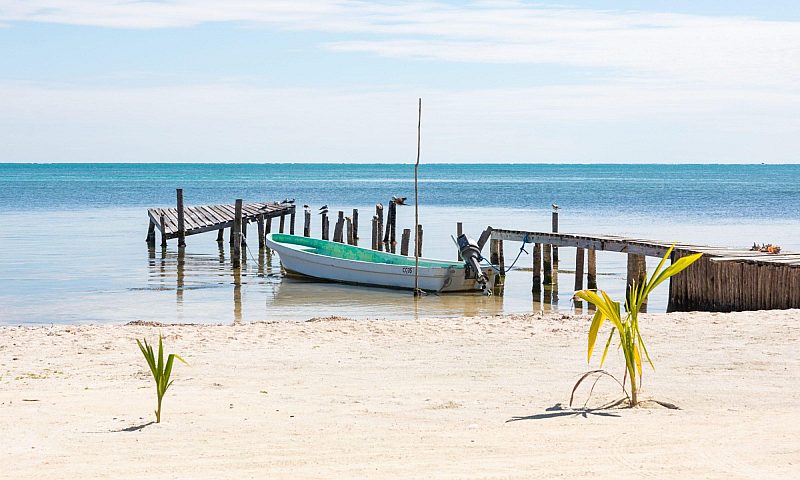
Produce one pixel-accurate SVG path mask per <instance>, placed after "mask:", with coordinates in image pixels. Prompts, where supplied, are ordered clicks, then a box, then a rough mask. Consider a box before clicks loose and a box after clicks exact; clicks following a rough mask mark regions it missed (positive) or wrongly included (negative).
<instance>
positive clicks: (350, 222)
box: [344, 217, 355, 245]
mask: <svg viewBox="0 0 800 480" xmlns="http://www.w3.org/2000/svg"><path fill="white" fill-rule="evenodd" d="M344 221H345V224H346V225H347V235H346V237H347V244H348V245H353V242H354V241H355V240H354V236H353V219H352V218H350V217H344Z"/></svg>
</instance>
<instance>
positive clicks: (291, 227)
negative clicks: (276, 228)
mask: <svg viewBox="0 0 800 480" xmlns="http://www.w3.org/2000/svg"><path fill="white" fill-rule="evenodd" d="M295 208H296V207H294V206H292V213H290V214H289V235H294V217H295Z"/></svg>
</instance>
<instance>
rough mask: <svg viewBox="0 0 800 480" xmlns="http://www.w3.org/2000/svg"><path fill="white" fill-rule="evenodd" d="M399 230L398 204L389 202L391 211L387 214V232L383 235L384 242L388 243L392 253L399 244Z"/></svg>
mask: <svg viewBox="0 0 800 480" xmlns="http://www.w3.org/2000/svg"><path fill="white" fill-rule="evenodd" d="M396 230H397V204H396V203H394V202H393V201H392V202H389V212H388V213H387V214H386V234H385V235H384V236H383V243H386V244H388V246H389V249H390V250H391V252H392V253H394V252H395V248H396V245H397V241H396V237H395V232H396Z"/></svg>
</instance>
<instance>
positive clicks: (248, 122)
mask: <svg viewBox="0 0 800 480" xmlns="http://www.w3.org/2000/svg"><path fill="white" fill-rule="evenodd" d="M798 79H800V2H798V1H797V0H771V1H769V2H764V1H756V0H715V1H709V0H695V1H689V0H674V1H666V0H651V1H633V0H620V1H600V0H561V1H554V2H520V1H479V2H455V1H443V0H442V1H436V0H429V1H421V2H416V1H409V2H363V1H320V0H281V1H256V0H227V1H225V2H220V1H218V0H195V1H188V0H160V1H155V0H154V1H132V0H125V1H122V0H19V1H16V0H0V162H48V163H49V162H134V163H144V162H215V163H216V162H219V163H244V162H249V163H267V162H300V163H304V162H315V163H320V162H324V163H373V162H379V163H411V162H414V160H415V158H416V151H417V147H416V141H417V112H418V104H417V102H418V99H419V98H422V149H421V150H422V158H421V160H422V161H423V162H425V163H762V162H763V163H800V81H798Z"/></svg>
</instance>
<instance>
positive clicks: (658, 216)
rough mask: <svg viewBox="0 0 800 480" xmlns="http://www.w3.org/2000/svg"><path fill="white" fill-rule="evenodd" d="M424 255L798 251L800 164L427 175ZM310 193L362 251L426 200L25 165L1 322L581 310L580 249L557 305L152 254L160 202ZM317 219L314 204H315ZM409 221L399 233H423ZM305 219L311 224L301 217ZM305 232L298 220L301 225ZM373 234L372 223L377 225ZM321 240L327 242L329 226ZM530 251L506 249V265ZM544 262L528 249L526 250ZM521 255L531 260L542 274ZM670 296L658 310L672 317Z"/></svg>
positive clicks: (216, 256)
mask: <svg viewBox="0 0 800 480" xmlns="http://www.w3.org/2000/svg"><path fill="white" fill-rule="evenodd" d="M420 176H421V183H420V185H421V187H420V188H421V197H420V203H421V222H422V223H423V225H424V228H425V244H424V253H425V256H429V257H441V258H455V251H454V247H453V245H452V241H451V240H450V235H451V234H452V233H453V232H454V231H455V223H456V222H457V221H462V222H464V225H465V230H466V231H467V232H468V233H470V234H471V235H473V236H477V234H478V233H479V232H480V231H481V230H482V229H483V228H485V227H486V226H487V225H492V226H495V227H504V228H523V229H533V230H549V225H550V213H549V212H550V208H549V206H550V204H551V203H558V204H559V205H561V207H562V209H561V219H560V220H561V221H560V224H561V228H560V230H561V231H564V232H575V233H579V232H588V233H612V234H620V235H635V236H637V237H640V238H653V239H662V240H679V241H683V242H698V243H706V244H719V245H727V246H746V245H750V244H752V243H753V242H754V241H757V242H772V243H777V244H780V245H782V246H783V248H784V249H785V250H800V235H799V234H800V185H798V182H797V179H798V178H800V166H789V165H783V166H774V165H770V166H767V165H748V166H731V165H724V166H705V165H704V166H700V165H682V166H663V165H661V166H655V165H643V166H641V165H640V166H623V165H567V166H556V165H423V166H422V168H421V175H420ZM176 187H182V188H184V191H185V198H186V202H187V204H189V205H192V204H207V203H230V202H232V201H233V199H235V198H243V199H245V201H261V200H281V199H284V198H296V199H297V203H298V205H302V204H304V203H308V204H310V205H312V207H318V206H320V205H322V204H328V205H329V206H330V209H331V210H333V211H335V210H338V209H342V210H345V209H346V210H350V209H352V208H358V209H359V211H360V213H361V219H362V221H361V223H362V228H361V230H362V232H361V237H362V243H368V242H369V232H368V225H369V222H368V219H369V218H370V217H371V215H372V211H373V210H374V205H375V203H376V202H383V203H384V204H386V203H387V200H388V198H389V197H391V196H392V195H399V196H408V197H413V188H414V186H413V167H412V166H410V165H391V166H390V165H292V164H281V165H118V164H107V165H11V164H0V221H2V225H3V229H2V230H1V231H0V244H1V245H2V248H1V249H0V305H2V308H1V309H0V323H3V324H23V323H84V322H94V323H122V322H128V321H131V320H157V321H163V322H191V323H232V322H238V321H241V322H248V321H255V320H275V319H306V318H310V317H314V316H322V315H345V316H351V317H359V318H363V317H369V318H408V317H412V316H415V315H420V316H428V315H464V314H468V315H472V314H487V313H488V314H491V313H501V312H526V311H532V310H540V309H549V308H552V309H561V310H570V309H572V308H574V306H573V305H572V303H571V301H570V298H571V293H572V286H573V284H574V277H573V276H572V274H571V271H572V270H573V269H574V251H573V250H571V249H565V248H562V249H561V250H560V256H561V264H560V270H561V272H560V274H559V291H558V298H557V300H556V301H555V302H554V303H553V304H552V305H550V304H547V303H540V302H538V301H536V300H535V299H534V298H533V297H532V296H531V293H530V285H531V284H530V272H529V271H513V272H511V273H510V274H509V276H508V278H507V282H506V283H507V287H506V295H505V296H504V297H484V296H480V295H448V296H435V295H431V296H428V297H425V298H423V299H421V300H420V301H416V302H415V301H414V300H413V298H412V297H411V296H410V295H409V294H408V293H405V292H393V291H390V290H383V289H365V288H353V287H347V286H340V285H335V284H324V283H316V282H308V281H297V280H292V279H286V278H282V276H281V274H280V259H279V258H278V257H277V256H273V255H270V254H268V253H267V252H259V251H258V248H257V246H255V247H252V246H251V250H252V251H251V252H250V253H251V256H250V258H249V259H248V261H247V263H246V265H245V266H244V267H243V268H242V271H241V272H233V271H232V269H231V267H230V256H229V255H230V252H229V250H228V244H227V242H225V243H224V244H223V246H222V250H220V248H219V246H218V245H217V243H216V242H215V235H214V234H213V233H209V234H203V235H199V236H193V237H189V238H188V239H187V243H188V246H187V248H186V249H185V251H184V252H183V254H182V255H179V252H178V251H177V248H176V246H175V244H174V241H171V242H170V245H169V247H168V248H167V249H166V250H162V249H161V248H160V247H156V249H155V250H148V248H147V245H146V243H145V242H144V237H145V233H146V229H147V216H146V211H145V209H146V207H151V206H172V205H173V204H174V201H175V200H174V197H175V188H176ZM315 210H316V208H315ZM413 215H414V211H413V207H401V208H400V209H399V210H398V229H402V228H409V227H411V226H413V221H414V218H413ZM300 217H301V216H298V221H299V218H300ZM298 226H299V225H298ZM365 226H366V228H365ZM312 230H313V231H314V234H315V235H316V234H318V232H319V217H315V218H314V224H313V228H312ZM518 249H519V245H518V244H513V243H511V242H507V243H506V246H505V250H506V257H507V262H511V261H512V260H513V258H514V257H515V256H516V253H517V252H518ZM527 250H528V251H530V248H528V249H527ZM530 263H531V258H530V256H529V255H527V254H526V253H522V255H521V257H520V260H519V265H521V266H523V267H530ZM598 270H599V273H600V276H599V279H598V282H599V284H600V287H601V288H604V289H606V290H608V291H609V292H611V293H612V294H616V295H619V294H621V293H622V289H623V288H624V281H625V279H624V270H625V257H624V256H623V255H620V254H613V253H604V252H600V253H599V254H598ZM666 290H667V289H666V287H662V288H661V290H659V291H658V293H657V294H656V295H655V296H654V297H653V298H652V299H651V311H658V310H663V309H664V308H665V304H666Z"/></svg>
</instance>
